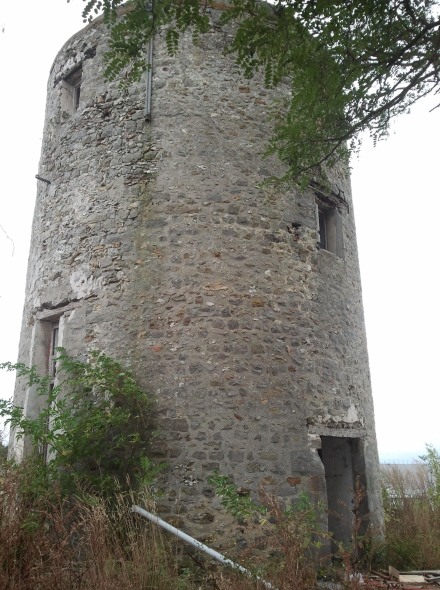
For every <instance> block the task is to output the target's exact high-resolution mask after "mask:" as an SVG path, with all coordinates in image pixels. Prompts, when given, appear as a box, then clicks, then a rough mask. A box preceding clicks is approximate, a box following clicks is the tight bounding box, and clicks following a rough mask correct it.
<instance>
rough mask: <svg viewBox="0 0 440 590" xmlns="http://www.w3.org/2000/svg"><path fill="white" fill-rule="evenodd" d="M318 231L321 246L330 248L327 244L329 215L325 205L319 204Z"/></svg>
mask: <svg viewBox="0 0 440 590" xmlns="http://www.w3.org/2000/svg"><path fill="white" fill-rule="evenodd" d="M318 233H319V242H318V243H319V247H320V248H321V249H322V250H328V244H327V215H326V211H325V210H324V209H323V207H320V206H319V205H318Z"/></svg>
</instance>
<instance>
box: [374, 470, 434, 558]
mask: <svg viewBox="0 0 440 590" xmlns="http://www.w3.org/2000/svg"><path fill="white" fill-rule="evenodd" d="M382 480H383V481H382V489H383V495H384V508H385V518H386V522H385V525H386V558H387V561H388V563H389V564H391V565H393V566H395V567H396V568H400V569H429V568H438V567H439V565H440V497H439V496H438V494H436V493H435V482H433V479H432V474H431V475H430V471H429V469H428V466H427V465H425V464H419V465H417V466H414V468H413V469H410V468H408V469H406V470H401V469H398V468H397V467H392V466H383V468H382ZM439 483H440V482H439Z"/></svg>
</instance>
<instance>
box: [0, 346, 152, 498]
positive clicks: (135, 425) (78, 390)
mask: <svg viewBox="0 0 440 590" xmlns="http://www.w3.org/2000/svg"><path fill="white" fill-rule="evenodd" d="M0 367H1V368H6V369H7V370H16V371H17V376H18V377H19V378H23V379H24V380H25V382H26V384H27V386H28V387H33V388H34V389H35V391H36V395H37V396H39V397H41V398H42V399H43V400H44V409H43V410H42V411H41V412H40V414H39V415H38V416H36V417H28V416H26V415H25V414H24V410H23V408H22V407H19V406H16V405H14V404H13V402H12V401H4V400H3V401H0V416H2V417H4V418H6V422H8V423H9V425H10V427H11V428H12V429H13V430H14V431H15V436H16V438H17V439H18V440H19V439H21V438H24V437H29V438H30V439H31V443H32V445H31V446H32V448H33V449H34V453H33V455H34V456H33V461H34V462H35V464H36V465H37V466H38V468H37V469H36V473H39V477H36V480H35V485H36V486H38V485H39V479H42V480H43V481H45V480H47V479H49V480H51V481H52V482H58V484H59V485H60V487H61V490H62V491H63V492H65V493H69V494H72V493H78V491H79V490H81V491H82V492H86V493H95V492H98V493H104V494H107V495H111V494H112V493H113V491H114V490H115V488H117V489H119V490H120V489H125V488H127V487H129V486H134V485H135V483H136V481H139V480H143V479H145V471H146V470H147V471H148V470H152V469H153V470H154V468H153V466H152V464H151V463H150V462H149V461H148V459H147V453H148V449H149V447H150V444H151V440H152V436H153V432H154V430H153V426H154V402H153V399H152V397H151V396H150V395H149V394H147V393H145V392H144V391H143V390H142V389H141V388H140V387H139V386H138V385H137V384H136V381H135V379H134V377H133V375H132V374H131V372H130V371H128V370H127V369H125V368H123V367H122V366H121V365H120V363H118V362H117V361H115V360H114V359H112V358H110V357H108V356H106V355H104V354H102V353H99V352H96V351H92V352H90V354H89V359H88V362H83V361H80V360H76V359H73V358H71V357H70V356H68V355H67V354H66V352H65V351H64V350H63V349H59V355H58V358H57V379H56V384H55V386H54V387H51V384H50V377H48V376H41V375H39V374H38V372H37V371H36V370H35V368H33V367H31V368H29V367H26V366H24V365H23V364H16V365H13V364H11V363H4V364H3V365H0ZM40 483H41V482H40ZM46 483H47V482H46ZM43 485H45V484H43Z"/></svg>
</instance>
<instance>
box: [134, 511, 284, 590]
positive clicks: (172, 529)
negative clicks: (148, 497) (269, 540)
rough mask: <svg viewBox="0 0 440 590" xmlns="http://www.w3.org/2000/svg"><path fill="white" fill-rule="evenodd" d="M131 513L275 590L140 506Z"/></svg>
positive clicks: (241, 567)
mask: <svg viewBox="0 0 440 590" xmlns="http://www.w3.org/2000/svg"><path fill="white" fill-rule="evenodd" d="M131 511H132V512H136V513H138V514H140V515H141V516H143V517H144V518H147V519H148V520H150V521H151V522H154V523H155V524H157V525H159V526H161V527H162V528H163V529H165V530H166V531H168V532H169V533H172V534H173V535H175V536H176V537H178V538H179V539H182V541H185V542H186V543H189V544H190V545H192V546H193V547H195V548H196V549H200V550H201V551H203V552H204V553H206V554H207V555H209V556H210V557H213V558H214V559H216V560H217V561H219V562H220V563H222V564H224V565H229V566H230V567H232V568H234V569H236V570H238V571H239V572H241V573H242V574H244V575H246V576H249V577H251V578H252V577H253V578H255V579H257V580H258V581H260V582H261V583H262V584H263V585H264V587H265V588H267V590H277V589H276V588H275V586H272V584H271V583H270V582H267V581H266V580H263V579H262V578H260V577H259V576H254V575H253V574H252V573H251V572H250V571H249V570H248V569H246V568H245V567H243V566H242V565H240V564H238V563H235V562H234V561H232V560H231V559H228V558H227V557H225V556H224V555H222V554H221V553H219V552H218V551H215V549H211V547H208V546H207V545H205V544H204V543H201V542H200V541H197V539H194V537H191V536H190V535H187V534H186V533H184V532H183V531H181V530H180V529H178V528H176V527H175V526H173V525H171V524H168V523H167V522H165V521H164V520H162V519H161V518H159V517H158V516H156V515H154V514H151V512H148V511H147V510H145V509H144V508H141V507H140V506H136V504H134V505H133V506H132V507H131Z"/></svg>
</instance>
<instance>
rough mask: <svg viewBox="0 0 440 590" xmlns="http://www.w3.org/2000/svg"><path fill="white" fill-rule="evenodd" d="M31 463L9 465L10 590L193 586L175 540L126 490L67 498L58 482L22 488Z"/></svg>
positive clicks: (2, 546)
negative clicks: (41, 489)
mask: <svg viewBox="0 0 440 590" xmlns="http://www.w3.org/2000/svg"><path fill="white" fill-rule="evenodd" d="M24 472H25V470H24V469H21V468H19V469H3V472H2V477H1V495H0V588H2V589H3V590H113V589H114V590H125V589H127V590H129V589H130V590H147V589H155V590H169V589H170V588H182V589H184V588H188V589H189V588H191V585H190V584H186V581H185V580H184V581H182V577H181V576H180V575H179V562H178V560H177V559H176V556H175V553H174V551H173V547H172V545H171V544H170V543H168V539H166V540H165V539H164V538H163V536H162V535H161V534H160V531H158V529H157V528H156V527H154V526H151V527H150V526H149V525H148V523H146V522H144V521H142V520H141V519H139V518H138V517H136V516H135V515H132V514H131V513H130V505H131V499H130V498H129V497H128V496H122V495H121V496H120V497H119V498H118V501H117V503H116V505H113V506H112V507H111V508H109V507H108V506H107V505H106V504H105V503H104V502H103V501H102V500H100V499H97V498H89V501H84V500H83V501H78V500H76V501H67V500H65V499H62V498H61V496H60V495H59V494H58V493H57V491H56V490H53V489H52V490H47V494H44V495H41V494H39V495H38V496H37V497H35V496H32V494H28V493H22V492H21V491H20V490H21V489H22V488H23V483H24V482H23V477H24Z"/></svg>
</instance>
